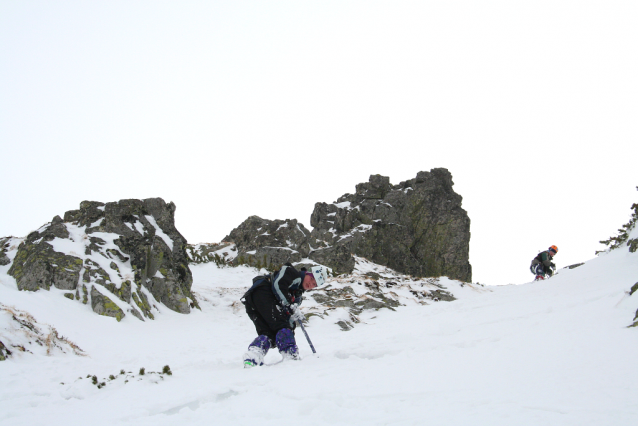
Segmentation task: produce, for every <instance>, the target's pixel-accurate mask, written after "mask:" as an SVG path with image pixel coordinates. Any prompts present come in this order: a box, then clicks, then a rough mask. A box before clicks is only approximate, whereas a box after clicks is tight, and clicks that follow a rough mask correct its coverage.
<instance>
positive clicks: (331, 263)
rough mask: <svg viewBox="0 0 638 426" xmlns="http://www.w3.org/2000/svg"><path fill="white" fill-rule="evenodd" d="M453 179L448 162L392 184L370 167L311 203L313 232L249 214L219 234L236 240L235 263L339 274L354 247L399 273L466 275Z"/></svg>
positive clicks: (466, 238)
mask: <svg viewBox="0 0 638 426" xmlns="http://www.w3.org/2000/svg"><path fill="white" fill-rule="evenodd" d="M452 186H453V182H452V175H451V174H450V172H448V171H447V170H446V169H433V170H431V171H430V172H419V173H418V174H417V176H416V178H414V179H411V180H408V181H405V182H401V183H400V184H398V185H391V184H390V179H389V178H388V177H385V176H380V175H372V176H370V181H369V182H367V183H360V184H358V185H357V186H356V192H355V193H354V194H345V195H343V196H342V197H340V198H339V199H338V200H337V201H336V202H335V203H331V204H327V203H317V204H315V209H314V211H313V213H312V216H311V224H312V226H313V227H314V229H313V231H312V232H311V233H310V232H308V231H307V230H306V228H305V227H304V226H303V225H302V224H299V223H297V221H296V220H290V219H289V220H286V221H281V220H275V221H269V220H265V219H261V218H259V217H257V216H252V217H250V218H248V219H247V220H246V221H245V222H244V223H242V224H241V225H240V226H239V227H238V228H236V229H234V230H233V231H232V232H231V233H230V234H229V235H228V236H227V237H225V238H224V241H226V242H231V241H232V242H234V243H235V244H236V246H237V249H238V251H239V255H238V256H237V258H236V259H235V261H234V262H235V263H248V264H250V265H253V266H260V267H261V266H263V267H266V268H272V267H277V266H278V265H281V264H283V263H285V262H291V263H293V264H295V263H296V264H312V263H319V264H322V265H326V266H328V267H330V268H331V269H332V270H333V272H335V273H337V274H343V273H351V272H352V271H353V268H354V266H355V262H354V259H353V255H357V256H361V257H364V258H367V259H369V260H371V261H373V262H375V263H377V264H380V265H385V266H388V267H390V268H392V269H395V270H396V271H398V272H402V273H405V274H410V275H414V276H419V277H439V276H448V277H449V278H452V279H457V280H461V281H466V282H469V281H471V279H472V267H471V265H470V263H469V242H470V219H469V217H468V215H467V213H466V212H465V210H463V208H461V200H462V197H461V196H460V195H458V194H457V193H456V192H454V190H453V189H452Z"/></svg>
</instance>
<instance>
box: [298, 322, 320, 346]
mask: <svg viewBox="0 0 638 426" xmlns="http://www.w3.org/2000/svg"><path fill="white" fill-rule="evenodd" d="M297 324H299V327H301V331H303V334H304V335H305V336H306V340H307V341H308V344H309V345H310V349H312V353H313V354H316V353H317V351H316V350H315V347H314V346H313V345H312V342H311V341H310V337H308V333H307V332H306V329H305V328H304V326H303V324H302V323H301V320H297Z"/></svg>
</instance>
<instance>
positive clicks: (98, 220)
mask: <svg viewBox="0 0 638 426" xmlns="http://www.w3.org/2000/svg"><path fill="white" fill-rule="evenodd" d="M174 214H175V204H173V203H168V204H166V203H165V202H164V200H162V199H161V198H149V199H145V200H121V201H119V202H113V203H106V204H104V203H100V202H95V201H83V202H82V203H81V204H80V209H79V210H72V211H68V212H66V213H65V215H64V220H62V219H61V218H60V217H59V216H56V217H55V218H54V219H53V221H52V222H51V223H50V224H47V225H45V226H43V227H42V228H40V229H39V230H38V231H35V232H32V233H31V234H29V235H28V236H27V238H26V240H25V241H24V242H23V243H22V244H21V245H20V247H19V248H18V252H17V254H16V256H15V259H14V261H13V265H12V266H11V268H10V269H9V274H10V275H12V276H13V277H14V278H15V279H16V281H17V283H18V288H19V289H20V290H31V291H36V290H38V289H41V288H42V289H46V290H48V289H49V288H50V287H51V285H53V286H55V287H56V288H59V289H63V290H76V299H77V300H79V299H80V287H81V290H82V293H83V303H85V304H86V303H88V296H89V291H88V289H87V286H88V288H90V289H91V290H90V296H91V306H92V308H93V310H94V311H95V312H97V313H99V314H102V315H107V316H113V317H115V318H117V319H118V321H119V320H120V319H121V318H122V317H123V316H124V315H125V314H124V312H123V311H122V309H121V307H118V306H117V304H115V303H114V302H113V300H111V298H109V296H107V295H106V294H105V292H106V293H108V292H110V293H111V295H112V296H115V297H116V298H117V299H119V300H120V301H121V302H123V303H126V304H128V305H129V306H130V308H128V312H131V313H133V315H134V316H136V317H138V318H140V319H141V318H142V315H141V314H143V315H144V317H147V318H151V319H152V318H153V314H152V313H151V311H152V306H151V305H152V301H151V302H149V297H151V298H153V299H155V301H157V302H160V303H163V304H164V305H166V306H167V307H169V308H170V309H172V310H174V311H177V312H180V313H188V312H190V308H191V307H196V306H197V301H196V300H195V297H194V296H193V294H192V293H191V285H192V282H193V278H192V274H191V271H190V269H189V267H188V258H187V255H186V250H185V248H186V239H185V238H184V237H183V236H182V235H181V234H180V233H179V232H178V231H177V229H176V228H175V221H174ZM96 285H97V286H102V287H96ZM138 310H139V311H141V314H140V312H138Z"/></svg>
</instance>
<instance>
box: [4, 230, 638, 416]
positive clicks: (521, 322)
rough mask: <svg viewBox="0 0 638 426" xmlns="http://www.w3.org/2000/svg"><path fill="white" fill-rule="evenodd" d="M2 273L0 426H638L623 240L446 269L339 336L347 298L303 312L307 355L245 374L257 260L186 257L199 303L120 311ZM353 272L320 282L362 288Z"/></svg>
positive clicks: (636, 347) (637, 304)
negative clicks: (4, 353)
mask: <svg viewBox="0 0 638 426" xmlns="http://www.w3.org/2000/svg"><path fill="white" fill-rule="evenodd" d="M634 233H635V232H634ZM637 236H638V235H633V237H634V238H635V237H637ZM361 265H363V264H361ZM361 265H359V266H360V267H363V266H361ZM365 267H366V268H368V269H370V268H372V270H374V268H375V267H376V266H375V265H371V264H367V265H366V266H365ZM378 268H382V267H378ZM7 269H8V266H2V267H0V302H1V303H2V305H0V340H1V341H3V342H4V343H5V345H7V347H9V346H8V345H9V344H13V345H14V346H13V347H14V348H15V345H18V346H22V347H23V349H24V350H15V349H14V350H13V351H12V355H11V357H10V358H8V359H7V360H6V361H4V362H0V383H1V384H2V385H1V386H0V424H2V425H12V426H18V425H25V426H26V425H28V426H33V425H51V424H64V425H86V424H92V425H107V424H108V425H154V426H158V425H178V424H180V425H181V424H189V425H213V424H214V425H278V426H279V425H281V424H282V423H285V424H293V425H294V424H304V425H327V424H330V425H371V424H372V425H386V424H387V425H389V424H406V425H422V424H431V425H491V426H494V425H507V426H511V425H518V426H520V425H575V426H576V425H578V426H583V425H615V426H621V425H635V424H637V423H638V385H637V383H638V369H637V368H636V367H635V357H636V354H637V353H638V334H637V333H638V328H629V327H628V326H629V325H631V324H632V323H633V319H634V316H635V315H636V310H637V309H638V295H636V294H633V295H630V294H629V290H630V289H631V288H632V286H634V284H635V283H636V281H638V253H630V252H629V250H627V248H626V247H621V248H619V249H616V250H613V251H611V252H608V253H603V254H602V255H600V256H599V257H597V258H595V259H593V260H591V261H589V262H586V263H585V264H584V265H582V266H580V267H578V268H575V269H563V270H561V271H560V272H559V273H558V274H557V275H555V276H554V277H553V278H551V279H549V280H546V281H542V282H530V283H528V284H524V285H516V286H514V285H510V286H500V287H493V286H480V285H476V284H463V283H460V282H457V281H451V280H447V279H445V278H441V279H440V281H439V282H438V283H437V285H440V286H443V287H445V288H446V289H447V290H448V291H449V292H450V293H452V294H453V295H454V296H455V297H456V298H457V300H455V301H451V302H444V301H435V300H427V301H426V302H425V303H423V301H419V300H417V298H415V297H414V298H411V297H410V293H409V292H406V293H405V296H404V297H400V301H401V304H402V306H398V307H396V308H393V309H394V310H391V309H388V308H381V309H378V310H375V309H369V310H364V311H363V312H362V313H360V315H358V317H357V318H356V320H357V321H358V323H356V324H355V326H354V328H352V329H349V330H348V331H343V328H342V327H340V326H339V325H337V323H338V322H339V321H340V320H348V318H350V317H349V315H350V313H349V312H348V311H347V310H346V309H345V308H335V309H332V310H329V311H327V312H323V313H322V315H314V316H310V317H309V319H308V322H307V330H308V333H309V334H310V336H311V338H312V341H313V343H314V345H315V347H316V348H317V354H315V355H313V354H312V353H311V351H310V348H309V347H308V345H307V344H306V342H305V339H304V338H303V336H302V335H301V333H297V340H298V344H299V347H300V349H301V354H302V356H303V360H302V361H285V362H278V361H279V360H280V356H279V354H278V353H277V352H276V351H271V352H270V353H269V354H268V355H267V358H266V361H267V363H268V364H270V365H269V366H266V367H261V368H253V369H243V366H242V362H241V355H242V353H243V352H244V350H245V348H246V346H247V345H248V344H249V343H250V341H251V340H252V339H253V337H254V329H253V326H252V323H250V321H249V320H248V318H247V317H246V315H245V314H244V313H243V309H242V308H243V307H242V305H241V304H240V303H238V299H239V296H240V295H241V293H242V292H243V291H244V289H245V288H246V287H247V285H248V284H249V283H250V280H251V278H252V277H253V276H254V275H256V274H257V272H258V271H256V270H255V269H251V268H247V267H239V268H228V267H221V268H220V267H218V266H216V265H215V264H214V263H208V264H201V265H195V266H193V267H192V268H191V269H192V271H193V276H194V284H193V290H194V291H195V292H196V294H197V297H198V298H199V300H200V303H201V311H199V310H194V312H192V313H191V314H189V315H182V314H178V313H175V312H174V311H171V310H170V309H167V308H165V307H162V306H160V307H159V309H160V310H161V314H159V315H157V316H156V320H155V321H146V322H141V321H139V320H137V319H135V318H132V317H126V318H124V319H123V320H122V322H120V323H118V322H116V321H115V320H114V319H113V318H108V317H103V316H98V315H95V314H94V313H92V312H91V311H90V310H88V309H87V308H86V307H85V306H84V305H82V304H79V303H73V302H71V301H66V300H65V299H64V296H63V291H60V290H56V289H54V288H52V289H51V290H50V291H38V292H35V293H32V292H20V291H18V290H17V287H16V283H15V280H14V279H13V278H12V277H10V276H8V275H7V273H6V272H7ZM359 273H365V271H361V270H360V271H359ZM530 279H531V275H530ZM356 281H357V276H353V280H352V282H351V283H343V282H337V281H336V280H332V281H329V283H328V284H329V285H332V286H333V287H339V286H342V287H343V286H345V285H346V284H347V285H350V286H351V287H352V288H353V292H354V293H355V294H356V293H357V291H359V290H358V288H359V287H358V286H360V285H361V284H357V282H356ZM407 285H409V283H408V284H407ZM309 300H310V299H309ZM65 302H68V303H65ZM303 309H305V310H306V313H309V312H310V311H311V310H312V309H313V305H312V303H309V304H308V305H307V306H304V307H303ZM303 309H302V310H303ZM21 313H22V314H23V316H22V317H20V314H21ZM27 316H28V318H30V319H28V320H27ZM17 319H21V320H22V321H23V322H24V323H25V324H31V327H28V326H26V325H24V326H20V324H19V323H18V322H17ZM350 319H352V318H350ZM25 327H26V328H28V329H29V330H30V332H31V334H28V333H26V332H25V330H24V329H25ZM53 329H55V330H56V333H57V334H56V335H57V340H55V339H54V340H53V341H49V343H50V347H48V346H47V338H48V337H49V336H51V335H52V330H53ZM21 330H22V331H21ZM35 331H38V332H39V333H40V334H39V336H40V337H38V336H36V335H35V334H33V333H35ZM54 337H55V336H54ZM167 365H168V366H170V371H171V372H172V374H168V373H167V370H166V369H165V367H164V366H167ZM142 368H144V371H141V369H142ZM163 370H164V372H163ZM142 373H144V374H142ZM94 376H95V377H94Z"/></svg>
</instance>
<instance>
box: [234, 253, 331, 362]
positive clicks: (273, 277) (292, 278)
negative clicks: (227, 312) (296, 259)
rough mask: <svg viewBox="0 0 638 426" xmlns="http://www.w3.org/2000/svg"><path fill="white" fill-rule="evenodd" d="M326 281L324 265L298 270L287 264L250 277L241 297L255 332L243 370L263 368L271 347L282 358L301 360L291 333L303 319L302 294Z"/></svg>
mask: <svg viewBox="0 0 638 426" xmlns="http://www.w3.org/2000/svg"><path fill="white" fill-rule="evenodd" d="M326 279H327V272H326V269H325V268H324V267H323V266H320V265H319V266H313V267H312V268H311V270H310V271H307V270H306V269H305V268H301V270H300V271H297V270H296V269H295V268H294V266H292V264H290V263H286V264H285V265H284V266H282V267H281V269H280V270H279V271H277V272H275V273H274V274H269V275H260V276H257V277H255V278H253V285H252V287H250V289H249V290H248V291H247V292H246V293H245V294H244V296H243V297H242V298H241V301H242V303H243V304H244V306H245V307H246V313H247V314H248V317H249V318H250V320H251V321H252V322H253V324H255V329H256V330H257V337H256V338H255V340H253V342H252V343H251V344H250V345H249V346H248V351H247V352H246V353H245V354H244V367H245V368H248V367H254V366H258V365H263V364H264V357H265V356H266V353H267V352H268V350H269V349H270V348H271V347H274V348H278V349H279V353H280V354H282V356H283V359H292V360H299V359H301V358H300V357H299V349H298V347H297V343H296V342H295V334H294V329H295V323H296V322H297V321H299V322H300V321H301V320H303V319H304V317H303V314H302V313H301V311H299V305H300V304H301V302H302V300H303V293H304V292H305V291H308V290H312V289H313V288H315V287H317V286H320V285H323V284H324V283H325V282H326Z"/></svg>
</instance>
